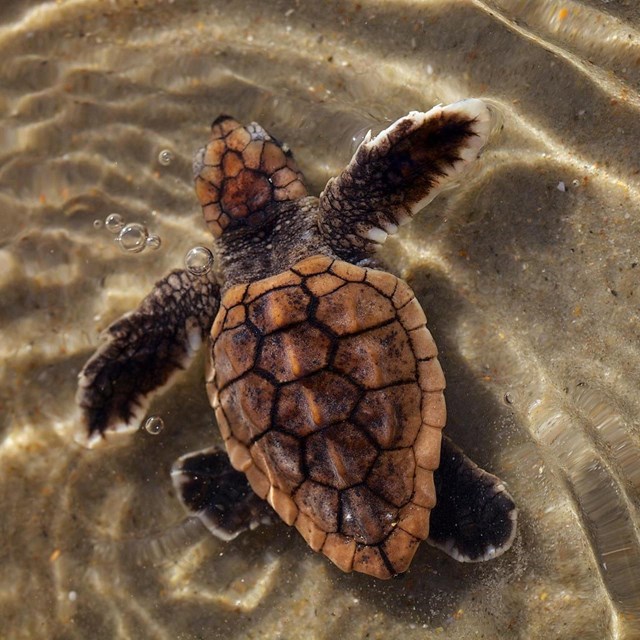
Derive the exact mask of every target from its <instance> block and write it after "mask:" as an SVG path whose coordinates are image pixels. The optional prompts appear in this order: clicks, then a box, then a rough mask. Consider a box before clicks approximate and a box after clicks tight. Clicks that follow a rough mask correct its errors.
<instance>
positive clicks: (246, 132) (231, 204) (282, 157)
mask: <svg viewBox="0 0 640 640" xmlns="http://www.w3.org/2000/svg"><path fill="white" fill-rule="evenodd" d="M193 173H194V176H195V183H196V193H197V195H198V200H199V201H200V204H201V205H202V212H203V215H204V219H205V221H206V223H207V225H208V227H209V229H210V231H211V233H213V235H214V236H215V237H216V238H219V237H220V236H221V235H222V233H223V232H224V230H225V229H233V228H237V227H238V226H244V225H246V226H251V227H257V226H260V225H261V224H262V223H263V222H264V220H265V219H266V218H267V217H268V215H269V212H270V211H269V209H270V205H272V204H274V203H277V202H282V201H284V200H297V199H298V198H301V197H303V196H306V195H307V189H306V187H305V186H304V178H303V176H302V174H301V173H300V171H298V167H297V166H296V163H295V162H294V160H293V157H292V156H291V153H290V152H289V151H288V150H286V151H285V150H284V149H283V147H282V145H280V143H279V142H277V141H276V140H275V139H274V138H272V137H271V136H270V135H269V134H268V133H267V132H266V131H265V130H264V129H263V128H262V127H261V126H260V125H259V124H256V123H255V122H252V123H251V124H249V125H247V126H243V125H241V124H240V123H239V122H237V121H236V120H234V119H233V118H231V117H230V116H225V115H222V116H219V117H218V118H216V120H214V122H213V125H212V126H211V139H210V140H209V143H208V144H207V146H206V147H204V148H202V149H200V151H198V153H197V154H196V157H195V159H194V162H193Z"/></svg>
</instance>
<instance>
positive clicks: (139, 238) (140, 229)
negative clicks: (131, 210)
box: [117, 222, 149, 253]
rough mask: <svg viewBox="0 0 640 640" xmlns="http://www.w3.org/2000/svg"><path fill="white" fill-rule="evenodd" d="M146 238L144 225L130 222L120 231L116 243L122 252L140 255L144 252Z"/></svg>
mask: <svg viewBox="0 0 640 640" xmlns="http://www.w3.org/2000/svg"><path fill="white" fill-rule="evenodd" d="M148 237H149V232H148V231H147V228H146V227H145V226H144V225H142V224H139V223H137V222H131V223H130V224H128V225H126V226H125V227H124V228H123V229H122V231H120V234H119V235H118V238H117V241H118V244H119V245H120V248H121V249H122V250H123V251H128V252H129V253H140V251H143V250H144V248H145V246H146V242H147V238H148Z"/></svg>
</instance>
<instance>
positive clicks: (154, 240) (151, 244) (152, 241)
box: [144, 234, 162, 251]
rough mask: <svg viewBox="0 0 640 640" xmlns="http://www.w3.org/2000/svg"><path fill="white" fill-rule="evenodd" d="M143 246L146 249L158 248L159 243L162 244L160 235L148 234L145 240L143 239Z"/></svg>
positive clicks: (153, 249)
mask: <svg viewBox="0 0 640 640" xmlns="http://www.w3.org/2000/svg"><path fill="white" fill-rule="evenodd" d="M144 244H145V246H146V248H147V249H151V250H152V251H155V250H156V249H159V248H160V245H161V244H162V238H161V237H160V236H157V235H155V234H154V235H150V236H149V237H148V238H147V239H146V240H145V243H144Z"/></svg>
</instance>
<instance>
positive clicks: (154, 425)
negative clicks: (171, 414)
mask: <svg viewBox="0 0 640 640" xmlns="http://www.w3.org/2000/svg"><path fill="white" fill-rule="evenodd" d="M163 429H164V420H163V419H162V418H161V417H160V416H151V417H150V418H147V421H146V422H145V423H144V430H145V431H146V432H147V433H150V434H151V435H152V436H157V435H158V434H159V433H160V432H161V431H162V430H163Z"/></svg>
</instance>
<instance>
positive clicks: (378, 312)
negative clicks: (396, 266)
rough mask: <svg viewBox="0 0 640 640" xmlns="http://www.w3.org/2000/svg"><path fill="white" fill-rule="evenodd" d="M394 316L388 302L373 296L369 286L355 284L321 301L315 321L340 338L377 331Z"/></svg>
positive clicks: (324, 297)
mask: <svg viewBox="0 0 640 640" xmlns="http://www.w3.org/2000/svg"><path fill="white" fill-rule="evenodd" d="M395 315H396V310H395V309H394V307H393V305H392V304H391V301H390V300H388V299H387V298H384V297H382V296H381V295H372V290H371V287H370V286H368V285H366V284H359V283H356V282H350V283H348V284H346V285H345V286H344V287H340V288H339V289H337V290H336V291H334V292H333V293H329V294H327V295H325V296H323V297H322V298H320V301H319V302H318V308H317V309H316V312H315V317H316V320H318V321H319V322H321V323H322V324H323V325H325V326H326V327H328V328H329V329H331V331H333V332H334V333H336V334H337V335H340V336H341V335H348V334H350V333H356V332H359V331H364V330H366V329H371V328H372V327H377V326H379V325H381V324H383V323H385V322H389V321H390V320H393V319H394V317H395Z"/></svg>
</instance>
